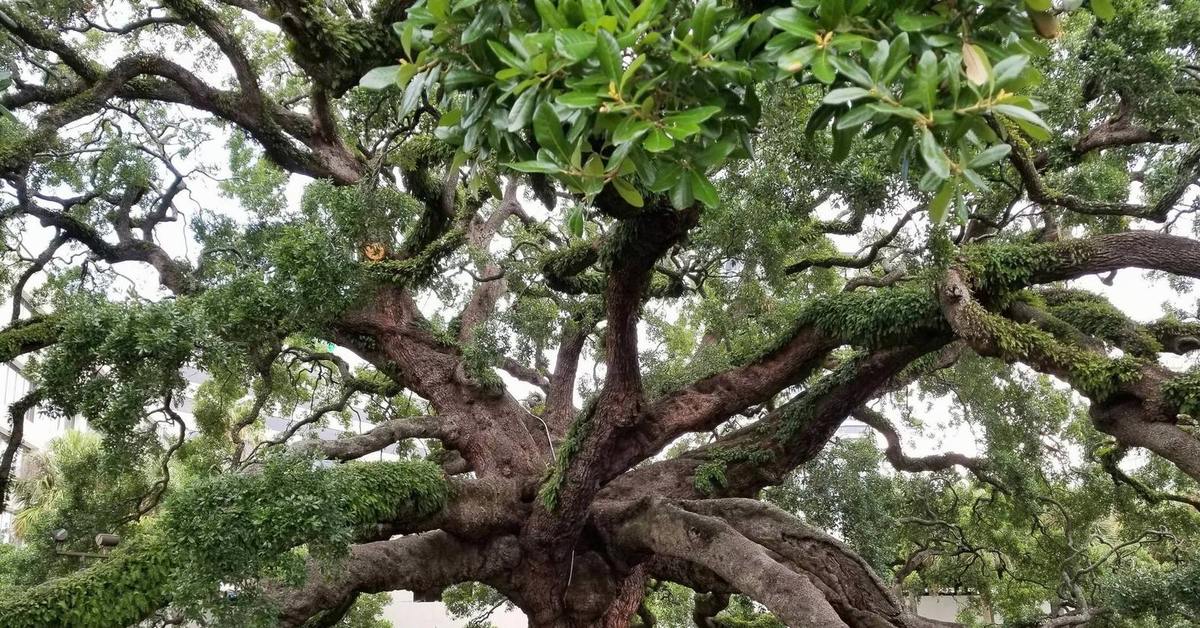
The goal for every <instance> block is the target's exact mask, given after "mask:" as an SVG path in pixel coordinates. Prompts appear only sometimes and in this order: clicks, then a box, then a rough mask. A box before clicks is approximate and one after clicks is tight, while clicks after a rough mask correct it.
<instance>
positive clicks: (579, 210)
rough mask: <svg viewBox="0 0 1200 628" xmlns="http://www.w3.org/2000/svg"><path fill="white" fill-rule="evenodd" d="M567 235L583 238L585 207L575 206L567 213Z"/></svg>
mask: <svg viewBox="0 0 1200 628" xmlns="http://www.w3.org/2000/svg"><path fill="white" fill-rule="evenodd" d="M567 233H568V234H570V235H571V237H573V238H582V237H583V206H582V205H575V206H573V207H571V211H570V212H568V213H567Z"/></svg>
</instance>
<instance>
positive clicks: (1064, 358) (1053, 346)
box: [964, 303, 1144, 401]
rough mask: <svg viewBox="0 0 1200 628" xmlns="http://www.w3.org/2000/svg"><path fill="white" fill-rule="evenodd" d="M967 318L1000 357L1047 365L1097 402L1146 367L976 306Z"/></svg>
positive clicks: (968, 309) (970, 307)
mask: <svg viewBox="0 0 1200 628" xmlns="http://www.w3.org/2000/svg"><path fill="white" fill-rule="evenodd" d="M964 314H965V318H967V319H968V322H967V323H966V324H967V325H969V326H970V327H971V328H972V332H971V333H973V334H976V335H979V336H982V337H986V338H988V339H989V340H990V341H991V342H992V343H993V344H994V345H995V347H996V349H997V350H998V351H999V353H1000V355H1001V357H1004V358H1005V359H1009V360H1020V361H1023V362H1028V363H1030V364H1035V365H1037V364H1041V365H1045V366H1047V367H1049V369H1050V370H1052V371H1055V372H1058V373H1061V374H1062V376H1063V377H1064V378H1065V379H1067V380H1068V381H1069V382H1070V384H1071V385H1072V386H1074V387H1075V388H1076V389H1077V390H1079V392H1081V393H1083V394H1084V395H1085V396H1087V397H1089V398H1090V399H1092V400H1095V401H1103V400H1105V399H1108V398H1109V397H1110V396H1111V395H1112V394H1113V393H1115V392H1116V391H1117V390H1118V389H1119V388H1120V386H1121V385H1122V384H1125V383H1128V382H1131V381H1133V380H1135V379H1137V378H1138V377H1139V376H1140V374H1141V368H1142V366H1143V365H1144V362H1143V361H1142V360H1141V359H1138V358H1134V357H1121V358H1109V357H1107V356H1105V355H1102V354H1100V353H1096V352H1095V351H1090V350H1087V349H1083V348H1080V347H1077V346H1074V345H1070V344H1066V343H1063V342H1061V341H1059V340H1058V339H1056V338H1055V337H1054V336H1053V335H1052V334H1050V333H1048V332H1046V331H1044V330H1041V329H1038V328H1037V327H1035V326H1034V325H1029V324H1023V323H1018V322H1015V321H1012V320H1009V319H1007V318H1004V317H1003V316H998V315H996V314H993V313H991V312H988V311H987V310H986V309H984V308H983V307H982V306H980V305H979V304H977V303H970V304H968V305H967V306H966V309H965V312H964Z"/></svg>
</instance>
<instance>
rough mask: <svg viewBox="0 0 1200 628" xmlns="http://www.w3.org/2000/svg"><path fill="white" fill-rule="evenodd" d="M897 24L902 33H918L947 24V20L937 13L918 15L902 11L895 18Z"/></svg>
mask: <svg viewBox="0 0 1200 628" xmlns="http://www.w3.org/2000/svg"><path fill="white" fill-rule="evenodd" d="M893 19H894V20H895V22H896V27H897V28H899V29H900V30H902V31H907V32H916V31H923V30H925V29H927V28H933V27H934V26H939V25H941V24H943V23H945V21H946V18H945V17H944V16H941V15H938V14H936V13H923V14H920V15H916V14H913V13H908V12H907V11H901V12H900V13H897V14H896V15H895V17H894V18H893Z"/></svg>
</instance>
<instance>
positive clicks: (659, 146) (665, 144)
mask: <svg viewBox="0 0 1200 628" xmlns="http://www.w3.org/2000/svg"><path fill="white" fill-rule="evenodd" d="M673 146H675V140H673V139H671V136H669V135H667V133H666V132H665V131H663V130H662V129H658V128H656V129H654V130H653V131H650V135H647V136H646V139H645V140H644V141H643V142H642V148H645V149H646V151H647V152H650V153H661V152H663V151H668V150H671V147H673Z"/></svg>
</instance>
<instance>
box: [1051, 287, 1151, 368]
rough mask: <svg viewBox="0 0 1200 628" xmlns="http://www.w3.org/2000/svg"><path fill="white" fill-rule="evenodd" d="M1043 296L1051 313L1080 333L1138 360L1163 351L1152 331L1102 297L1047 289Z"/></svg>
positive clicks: (1081, 291) (1086, 293) (1082, 292)
mask: <svg viewBox="0 0 1200 628" xmlns="http://www.w3.org/2000/svg"><path fill="white" fill-rule="evenodd" d="M1041 294H1042V296H1043V298H1044V299H1045V301H1046V307H1047V310H1048V311H1049V312H1050V313H1051V314H1053V315H1054V316H1056V317H1058V318H1059V319H1062V320H1063V321H1066V322H1067V323H1070V324H1071V325H1072V326H1074V327H1075V328H1076V329H1078V330H1079V331H1082V332H1084V333H1086V334H1089V335H1091V336H1094V337H1096V338H1099V339H1101V340H1105V341H1107V342H1109V343H1112V344H1114V345H1116V346H1118V347H1120V348H1121V349H1122V350H1124V351H1125V352H1126V353H1129V354H1130V355H1135V356H1138V357H1153V356H1154V355H1155V354H1157V353H1159V352H1160V351H1162V345H1160V344H1159V342H1158V340H1157V339H1156V338H1155V337H1154V336H1153V335H1152V334H1151V333H1150V332H1149V331H1147V330H1146V329H1145V328H1143V327H1142V326H1141V325H1138V324H1137V323H1136V322H1134V321H1133V320H1131V319H1130V318H1129V317H1128V316H1126V315H1125V314H1124V313H1123V312H1121V310H1119V309H1117V308H1116V307H1115V306H1113V304H1112V303H1109V302H1108V300H1107V299H1105V298H1104V297H1102V296H1100V295H1097V294H1093V293H1091V292H1087V291H1084V290H1066V289H1053V290H1045V291H1043V292H1042V293H1041Z"/></svg>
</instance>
